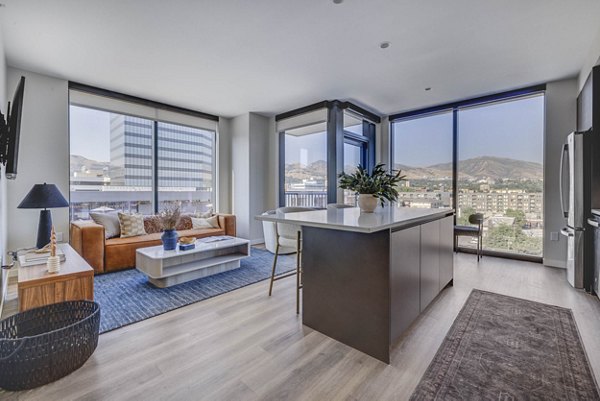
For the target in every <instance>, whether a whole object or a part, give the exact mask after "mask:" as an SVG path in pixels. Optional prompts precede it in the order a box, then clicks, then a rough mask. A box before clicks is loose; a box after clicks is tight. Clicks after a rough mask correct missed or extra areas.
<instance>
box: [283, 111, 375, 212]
mask: <svg viewBox="0 0 600 401" xmlns="http://www.w3.org/2000/svg"><path fill="white" fill-rule="evenodd" d="M315 106H316V107H315ZM313 107H314V108H313ZM275 119H276V122H277V131H278V132H279V184H280V188H279V204H280V205H281V206H303V207H314V208H324V207H326V206H327V205H328V204H331V203H340V204H341V203H345V204H347V205H352V206H354V205H355V204H356V194H354V193H351V192H349V191H343V190H340V189H339V188H338V187H337V182H338V176H339V174H340V173H341V172H343V171H344V172H346V173H351V172H354V171H355V170H356V168H357V167H358V166H359V165H360V166H362V167H365V168H367V169H368V170H370V169H372V168H373V166H374V164H375V124H376V123H379V122H381V121H380V118H379V117H378V116H376V115H374V114H372V113H370V112H368V111H366V110H364V109H361V108H360V107H358V106H355V105H353V104H351V103H348V102H340V101H337V100H334V101H326V102H322V103H318V104H315V105H313V106H308V107H305V108H302V109H299V110H295V111H291V112H286V113H282V114H280V115H278V116H276V117H275Z"/></svg>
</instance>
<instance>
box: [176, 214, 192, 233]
mask: <svg viewBox="0 0 600 401" xmlns="http://www.w3.org/2000/svg"><path fill="white" fill-rule="evenodd" d="M192 228H193V226H192V218H191V216H189V215H187V214H182V215H181V219H179V223H177V231H182V230H191V229H192Z"/></svg>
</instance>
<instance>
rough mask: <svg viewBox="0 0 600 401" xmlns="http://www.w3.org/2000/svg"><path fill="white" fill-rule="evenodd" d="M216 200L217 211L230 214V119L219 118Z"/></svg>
mask: <svg viewBox="0 0 600 401" xmlns="http://www.w3.org/2000/svg"><path fill="white" fill-rule="evenodd" d="M218 147H219V150H218V158H217V163H218V174H219V179H218V181H217V187H218V199H217V202H218V203H217V211H218V212H220V213H231V197H230V196H229V194H230V193H231V119H230V118H223V117H221V118H219V127H218Z"/></svg>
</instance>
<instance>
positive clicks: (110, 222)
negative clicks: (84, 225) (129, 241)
mask: <svg viewBox="0 0 600 401" xmlns="http://www.w3.org/2000/svg"><path fill="white" fill-rule="evenodd" d="M90 217H91V218H92V220H94V223H96V224H100V225H101V226H104V236H105V237H106V239H109V238H114V237H118V236H119V235H121V226H120V224H119V215H118V213H117V212H108V213H100V212H90Z"/></svg>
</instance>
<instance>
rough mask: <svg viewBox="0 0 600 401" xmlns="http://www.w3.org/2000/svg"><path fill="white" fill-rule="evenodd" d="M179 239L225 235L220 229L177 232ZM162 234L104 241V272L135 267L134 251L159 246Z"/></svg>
mask: <svg viewBox="0 0 600 401" xmlns="http://www.w3.org/2000/svg"><path fill="white" fill-rule="evenodd" d="M177 234H179V236H180V237H196V238H205V237H210V236H213V235H225V231H224V230H222V229H220V228H206V229H192V230H182V231H177ZM161 235H162V233H154V234H146V235H139V236H136V237H129V238H111V239H107V240H106V247H105V253H104V271H107V272H109V271H115V270H121V269H127V268H130V267H135V251H136V249H138V248H145V247H148V246H156V245H161V243H162V241H161V240H160V237H161Z"/></svg>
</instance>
